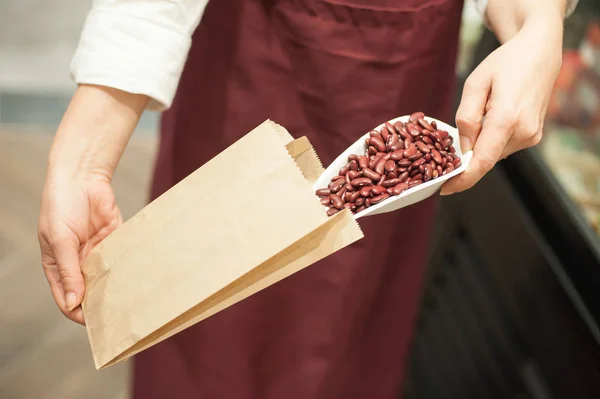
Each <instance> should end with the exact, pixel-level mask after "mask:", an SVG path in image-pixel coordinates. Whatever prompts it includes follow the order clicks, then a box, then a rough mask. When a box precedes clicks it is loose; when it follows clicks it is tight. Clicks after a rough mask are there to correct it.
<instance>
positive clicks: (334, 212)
mask: <svg viewBox="0 0 600 399" xmlns="http://www.w3.org/2000/svg"><path fill="white" fill-rule="evenodd" d="M339 211H340V210H339V209H336V208H329V209H328V210H327V216H333V215H335V214H336V213H338V212H339Z"/></svg>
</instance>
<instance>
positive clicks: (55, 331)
mask: <svg viewBox="0 0 600 399" xmlns="http://www.w3.org/2000/svg"><path fill="white" fill-rule="evenodd" d="M90 6H91V1H75V2H73V1H67V0H54V1H42V0H19V1H8V0H0V399H20V398H27V399H30V398H33V399H38V398H40V399H59V398H60V399H69V398H118V399H125V398H128V389H129V381H128V366H129V365H128V364H127V363H125V364H121V365H118V366H115V367H110V368H109V369H108V370H105V371H96V370H95V369H94V367H93V362H92V358H91V353H90V350H89V344H88V341H87V336H86V334H85V330H84V329H83V328H82V327H79V326H77V325H75V324H73V323H71V322H68V321H67V320H66V319H65V318H63V317H62V315H61V314H60V312H59V311H58V309H57V308H56V306H55V305H54V303H53V300H52V297H51V295H50V291H49V289H48V287H47V283H46V281H45V278H44V276H43V273H42V270H41V266H40V261H39V249H38V244H37V239H36V229H37V217H38V210H39V201H40V193H41V188H42V185H43V181H44V173H45V166H46V155H47V151H48V148H49V145H50V142H51V140H52V135H53V133H54V130H55V128H56V126H57V124H58V123H59V121H60V119H61V116H62V113H63V112H64V110H65V108H66V106H67V104H68V101H69V98H70V95H71V94H72V92H73V90H74V88H75V87H74V84H73V83H72V82H71V80H70V78H69V63H70V60H71V57H72V55H73V52H74V49H75V46H76V44H77V40H78V37H79V32H80V29H81V27H82V25H83V22H84V19H85V16H86V13H87V11H88V9H89V7H90ZM565 29H566V34H565V43H564V62H563V69H562V72H561V75H560V78H559V81H558V83H557V85H556V89H555V93H554V95H553V99H552V102H551V104H550V107H549V112H548V120H547V121H546V129H545V137H544V140H543V141H542V143H541V144H540V145H539V146H538V147H537V148H535V149H530V150H526V151H522V152H520V153H519V154H516V155H514V156H511V157H510V158H509V159H507V160H505V161H503V162H501V163H500V164H499V165H498V166H497V167H496V168H495V169H494V170H493V171H492V172H491V173H490V174H489V175H488V176H486V178H485V179H484V180H483V181H482V182H481V183H480V184H478V185H477V187H476V188H474V189H473V190H470V191H469V192H467V193H464V194H461V195H456V196H452V198H446V199H443V201H442V202H441V206H440V210H439V218H438V226H437V231H436V235H435V238H434V242H433V243H432V246H431V248H432V251H431V254H430V265H429V277H428V280H427V283H426V287H425V291H424V295H423V305H422V309H421V314H420V316H419V323H418V329H417V331H416V335H415V342H414V346H413V350H412V354H411V359H410V376H409V381H408V384H407V390H406V392H405V393H404V397H406V398H425V399H436V398H461V399H462V398H499V399H502V398H515V399H516V398H532V399H533V398H535V399H546V398H548V399H551V398H560V399H562V398H568V399H578V398H582V399H583V398H597V397H600V346H599V342H600V329H599V328H598V320H599V319H600V306H599V303H600V301H599V300H598V299H599V296H600V294H599V293H600V240H599V234H600V1H598V0H580V4H579V7H578V9H577V11H576V13H575V14H574V15H573V16H572V17H571V18H569V19H568V20H567V21H566V27H565ZM497 46H498V43H497V42H496V41H495V39H494V37H493V35H491V34H490V32H489V31H487V30H486V29H484V27H483V25H482V21H481V20H480V19H479V18H478V16H477V14H476V12H475V10H474V9H473V4H472V3H471V1H469V0H467V1H466V4H465V10H464V19H463V27H462V42H461V56H460V62H459V64H458V65H457V80H458V81H459V83H462V82H464V79H465V78H466V76H468V74H469V72H470V71H472V70H473V68H474V66H475V65H477V63H478V62H480V61H481V60H482V59H483V58H484V57H485V56H486V55H488V54H489V53H490V52H491V51H493V50H494V49H495V48H496V47H497ZM515 62H518V61H515ZM460 86H461V85H460V84H459V87H460ZM460 94H461V93H460V91H459V92H457V93H456V98H457V103H458V99H459V98H460ZM157 123H158V115H157V114H155V113H147V114H145V115H144V116H143V118H142V120H141V122H140V124H139V126H138V128H137V130H136V132H135V134H134V135H133V138H132V140H131V143H130V145H129V147H128V149H127V151H126V153H125V155H124V157H123V160H122V162H121V164H120V166H119V168H118V170H117V173H116V176H115V179H114V186H115V191H116V195H117V200H118V202H119V204H120V207H121V210H122V211H123V214H124V217H125V218H129V217H131V216H132V215H133V214H134V213H135V212H136V211H138V210H139V209H141V208H142V207H143V206H144V204H145V202H146V198H147V197H146V196H147V189H148V183H149V176H150V173H151V170H152V165H153V157H154V153H155V150H156V137H157ZM481 204H484V206H482V205H481ZM467 210H468V212H467Z"/></svg>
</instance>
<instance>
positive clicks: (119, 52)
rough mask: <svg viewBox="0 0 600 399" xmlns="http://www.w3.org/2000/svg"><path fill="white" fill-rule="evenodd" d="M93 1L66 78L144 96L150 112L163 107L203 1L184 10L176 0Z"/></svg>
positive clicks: (169, 100)
mask: <svg viewBox="0 0 600 399" xmlns="http://www.w3.org/2000/svg"><path fill="white" fill-rule="evenodd" d="M96 3H97V5H96V6H94V8H93V9H92V10H91V11H90V13H89V14H88V17H87V19H86V22H85V25H84V27H83V30H82V33H81V37H80V40H79V44H78V47H77V49H76V51H75V54H74V56H73V59H72V62H71V78H72V79H73V80H74V81H75V83H77V84H96V85H102V86H108V87H113V88H116V89H119V90H123V91H127V92H130V93H135V94H144V95H147V96H148V97H150V99H151V100H150V103H149V105H148V108H149V109H152V110H156V111H162V110H165V109H167V108H169V107H170V106H171V103H172V101H173V97H174V96H175V92H176V90H177V85H178V83H179V79H180V77H181V73H182V71H183V66H184V65H185V61H186V59H187V55H188V52H189V49H190V45H191V34H192V32H193V31H194V29H195V27H196V26H197V24H198V22H199V20H200V18H201V14H202V12H203V10H204V6H205V5H206V0H204V1H200V0H197V1H195V2H191V1H188V2H187V4H188V7H187V8H186V7H185V4H183V5H182V3H186V2H180V4H177V5H176V7H175V8H174V9H168V8H167V7H168V6H169V5H170V4H174V3H177V2H173V1H170V2H165V1H159V0H149V1H147V2H146V3H144V2H140V1H136V2H133V1H114V0H113V1H105V2H102V1H97V2H96ZM134 3H136V4H134ZM192 3H193V4H192ZM193 11H195V12H196V14H195V15H191V16H190V13H191V12H193Z"/></svg>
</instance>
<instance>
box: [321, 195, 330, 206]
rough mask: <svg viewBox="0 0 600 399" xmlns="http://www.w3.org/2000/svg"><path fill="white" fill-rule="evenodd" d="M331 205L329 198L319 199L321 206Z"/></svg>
mask: <svg viewBox="0 0 600 399" xmlns="http://www.w3.org/2000/svg"><path fill="white" fill-rule="evenodd" d="M330 203H331V200H330V199H329V196H327V197H325V198H321V205H329V204H330Z"/></svg>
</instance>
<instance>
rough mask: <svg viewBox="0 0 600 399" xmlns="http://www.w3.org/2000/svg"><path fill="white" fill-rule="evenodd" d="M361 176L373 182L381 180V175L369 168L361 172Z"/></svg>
mask: <svg viewBox="0 0 600 399" xmlns="http://www.w3.org/2000/svg"><path fill="white" fill-rule="evenodd" d="M363 176H365V177H368V178H369V179H371V180H373V181H377V180H379V179H381V173H377V172H374V171H372V170H371V169H369V168H367V169H365V170H363Z"/></svg>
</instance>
